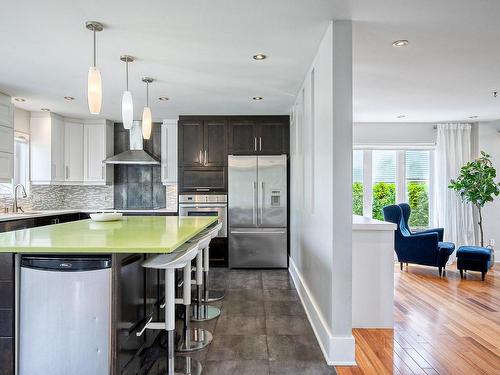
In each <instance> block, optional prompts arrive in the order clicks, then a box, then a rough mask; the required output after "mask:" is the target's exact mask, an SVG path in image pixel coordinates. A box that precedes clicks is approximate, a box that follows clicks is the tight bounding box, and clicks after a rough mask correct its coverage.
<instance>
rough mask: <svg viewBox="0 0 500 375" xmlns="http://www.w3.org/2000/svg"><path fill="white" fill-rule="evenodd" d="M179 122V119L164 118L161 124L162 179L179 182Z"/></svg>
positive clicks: (163, 180) (166, 181)
mask: <svg viewBox="0 0 500 375" xmlns="http://www.w3.org/2000/svg"><path fill="white" fill-rule="evenodd" d="M177 123H178V119H169V120H163V123H162V125H161V181H162V183H163V184H172V183H177Z"/></svg>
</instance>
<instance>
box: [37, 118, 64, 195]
mask: <svg viewBox="0 0 500 375" xmlns="http://www.w3.org/2000/svg"><path fill="white" fill-rule="evenodd" d="M30 131H31V139H30V143H31V152H30V160H31V183H32V184H35V185H45V184H61V183H64V120H63V118H62V117H61V116H59V115H56V114H54V113H41V112H33V113H31V122H30Z"/></svg>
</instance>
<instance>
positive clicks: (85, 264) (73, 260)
mask: <svg viewBox="0 0 500 375" xmlns="http://www.w3.org/2000/svg"><path fill="white" fill-rule="evenodd" d="M21 267H24V268H32V269H36V270H40V271H53V272H54V271H55V272H77V271H95V270H101V269H106V268H111V257H110V256H89V257H82V256H81V255H80V256H74V257H72V256H64V257H61V256H50V255H47V256H39V255H38V256H34V255H23V256H22V257H21Z"/></svg>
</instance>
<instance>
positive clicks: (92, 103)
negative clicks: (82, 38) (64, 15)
mask: <svg viewBox="0 0 500 375" xmlns="http://www.w3.org/2000/svg"><path fill="white" fill-rule="evenodd" d="M85 26H86V27H87V29H89V30H90V31H92V32H93V33H94V65H92V66H91V67H90V68H89V74H88V81H87V101H88V104H89V110H90V113H92V114H93V115H98V114H99V113H100V112H101V104H102V81H101V72H100V71H99V69H97V67H96V58H95V55H96V53H95V52H96V43H95V33H96V32H99V31H102V29H103V26H102V23H100V22H96V21H87V22H86V23H85Z"/></svg>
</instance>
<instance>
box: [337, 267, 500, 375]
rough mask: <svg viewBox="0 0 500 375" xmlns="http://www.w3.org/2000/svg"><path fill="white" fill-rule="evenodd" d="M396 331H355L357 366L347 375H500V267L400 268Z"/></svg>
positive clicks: (341, 370)
mask: <svg viewBox="0 0 500 375" xmlns="http://www.w3.org/2000/svg"><path fill="white" fill-rule="evenodd" d="M394 272H395V296H394V297H395V298H394V321H395V327H394V331H393V330H384V329H355V330H354V332H353V333H354V336H355V338H356V344H357V345H356V361H357V363H358V366H356V367H337V368H336V369H337V372H338V374H339V375H345V374H369V375H372V374H374V375H375V374H377V375H378V374H424V375H425V374H427V375H431V374H441V375H444V374H453V375H455V374H463V375H472V374H488V375H493V374H500V267H499V265H498V264H497V265H496V269H495V270H490V271H489V272H488V274H487V275H486V280H485V281H484V282H482V281H481V273H479V272H468V273H467V280H460V275H459V273H458V271H457V270H456V268H455V267H454V266H452V267H450V269H449V270H447V271H446V277H443V278H439V277H438V271H437V269H436V268H431V267H421V266H416V265H410V267H409V270H408V271H406V268H405V269H404V270H403V271H400V270H399V264H398V265H396V266H395V270H394Z"/></svg>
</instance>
